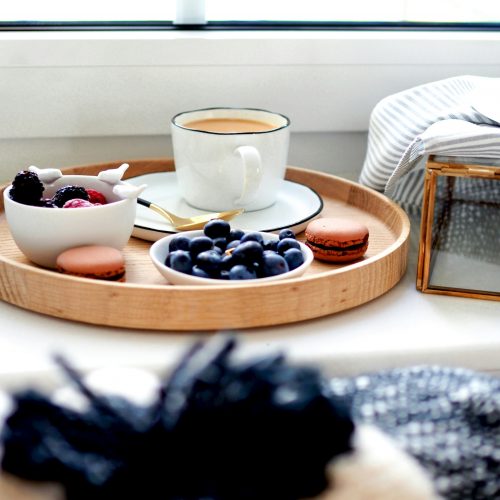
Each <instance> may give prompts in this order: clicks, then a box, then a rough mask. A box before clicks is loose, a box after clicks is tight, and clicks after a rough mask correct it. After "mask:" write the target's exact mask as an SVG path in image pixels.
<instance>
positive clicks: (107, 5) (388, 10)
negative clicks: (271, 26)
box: [0, 0, 500, 23]
mask: <svg viewBox="0 0 500 500" xmlns="http://www.w3.org/2000/svg"><path fill="white" fill-rule="evenodd" d="M199 1H200V3H203V1H202V0H199ZM186 2H187V3H188V4H190V5H192V4H194V3H197V0H186ZM205 5H206V18H207V20H208V21H303V22H307V21H322V22H326V21H340V22H342V21H347V22H350V21H352V22H356V21H359V22H367V21H368V22H369V21H374V22H384V21H388V22H402V21H416V22H469V23H470V22H500V2H499V1H498V0H475V1H474V2H471V1H470V0H440V1H439V2H436V1H435V0H380V1H377V2H375V1H373V0H351V1H350V2H344V1H342V2H341V1H325V0H287V1H286V2H285V1H283V0H251V1H248V2H243V1H235V0H205ZM189 8H191V7H189ZM175 11H176V0H143V1H141V2H110V1H103V0H85V1H76V2H70V1H68V0H19V1H17V2H9V1H4V2H3V3H2V8H1V12H0V21H2V22H16V21H172V20H174V18H175Z"/></svg>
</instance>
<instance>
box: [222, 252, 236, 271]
mask: <svg viewBox="0 0 500 500" xmlns="http://www.w3.org/2000/svg"><path fill="white" fill-rule="evenodd" d="M238 263H239V262H238V260H237V259H235V258H234V257H233V256H232V255H231V254H225V255H223V256H222V259H221V261H220V268H221V269H231V268H232V267H233V266H234V265H236V264H238Z"/></svg>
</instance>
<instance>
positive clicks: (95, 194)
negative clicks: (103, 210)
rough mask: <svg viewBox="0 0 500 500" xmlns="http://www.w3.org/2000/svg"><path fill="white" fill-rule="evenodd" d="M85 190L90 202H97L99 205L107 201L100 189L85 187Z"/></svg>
mask: <svg viewBox="0 0 500 500" xmlns="http://www.w3.org/2000/svg"><path fill="white" fill-rule="evenodd" d="M86 191H87V194H88V195H89V201H90V202H91V203H99V205H106V203H108V200H106V197H105V196H104V195H103V194H102V193H101V192H100V191H96V190H95V189H86Z"/></svg>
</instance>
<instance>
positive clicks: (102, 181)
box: [3, 164, 146, 268]
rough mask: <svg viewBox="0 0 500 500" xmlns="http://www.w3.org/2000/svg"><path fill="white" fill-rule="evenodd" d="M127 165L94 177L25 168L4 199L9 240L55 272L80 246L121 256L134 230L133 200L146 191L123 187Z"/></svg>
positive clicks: (30, 258)
mask: <svg viewBox="0 0 500 500" xmlns="http://www.w3.org/2000/svg"><path fill="white" fill-rule="evenodd" d="M127 168H128V165H127V164H123V165H121V166H120V167H118V168H116V169H110V170H104V171H102V172H100V173H99V174H98V175H97V176H91V175H63V174H62V173H61V171H60V170H58V169H39V168H37V167H29V169H28V170H25V171H23V172H20V173H18V174H17V175H16V178H15V179H14V181H13V183H12V184H11V185H10V186H8V187H7V188H6V189H5V190H4V193H3V201H4V207H5V216H6V219H7V224H8V226H9V229H10V232H11V234H12V237H13V239H14V241H15V243H16V245H17V246H18V247H19V249H20V250H21V252H22V253H23V254H24V255H25V256H26V257H27V258H28V259H29V260H30V261H32V262H34V263H36V264H38V265H40V266H42V267H47V268H55V267H56V259H57V256H58V255H59V254H60V253H61V252H63V251H64V250H67V249H68V248H73V247H77V246H84V245H104V246H110V247H114V248H117V249H118V250H122V249H123V248H124V247H125V245H126V244H127V242H128V240H129V239H130V236H131V234H132V230H133V228H134V221H135V213H136V206H137V197H138V196H139V195H140V193H141V192H142V191H143V190H144V188H145V187H146V186H145V185H142V186H133V185H131V184H128V183H126V182H124V181H122V180H121V179H122V177H123V174H124V172H125V171H126V169H127Z"/></svg>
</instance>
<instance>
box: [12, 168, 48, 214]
mask: <svg viewBox="0 0 500 500" xmlns="http://www.w3.org/2000/svg"><path fill="white" fill-rule="evenodd" d="M43 190H44V187H43V184H42V183H41V181H40V179H39V178H38V175H37V174H36V173H35V172H30V171H28V170H23V171H21V172H19V173H18V174H17V175H16V176H15V177H14V180H13V182H12V188H11V190H10V193H9V195H10V197H11V199H13V200H14V201H17V202H18V203H23V204H24V205H39V204H40V200H41V199H42V194H43Z"/></svg>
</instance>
